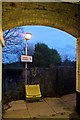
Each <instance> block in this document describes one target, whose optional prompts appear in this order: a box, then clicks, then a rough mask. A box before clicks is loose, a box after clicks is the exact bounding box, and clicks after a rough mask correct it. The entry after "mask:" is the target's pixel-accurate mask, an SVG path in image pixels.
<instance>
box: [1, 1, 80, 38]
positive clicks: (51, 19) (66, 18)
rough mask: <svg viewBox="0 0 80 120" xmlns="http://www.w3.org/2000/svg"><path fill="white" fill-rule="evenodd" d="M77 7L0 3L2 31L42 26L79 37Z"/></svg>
mask: <svg viewBox="0 0 80 120" xmlns="http://www.w3.org/2000/svg"><path fill="white" fill-rule="evenodd" d="M78 9H79V5H77V4H72V3H63V2H61V3H58V2H52V3H51V2H45V3H44V2H32V3H31V2H22V3H21V2H18V3H17V2H8V3H7V2H4V3H2V22H3V30H6V29H10V28H13V27H17V26H26V25H44V26H50V27H54V28H59V29H61V30H63V31H65V32H68V33H70V34H72V35H73V36H75V37H78V36H79V32H78V31H80V26H79V23H78V22H79V11H78Z"/></svg>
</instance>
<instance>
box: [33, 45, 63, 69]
mask: <svg viewBox="0 0 80 120" xmlns="http://www.w3.org/2000/svg"><path fill="white" fill-rule="evenodd" d="M60 64H61V57H60V55H59V54H58V52H57V51H56V50H54V49H50V48H49V47H48V46H47V45H45V44H43V43H37V44H36V45H35V52H34V65H35V66H37V67H50V66H54V65H60Z"/></svg>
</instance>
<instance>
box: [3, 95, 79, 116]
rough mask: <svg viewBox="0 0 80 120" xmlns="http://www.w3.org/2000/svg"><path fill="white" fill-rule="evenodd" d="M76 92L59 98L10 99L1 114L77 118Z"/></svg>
mask: <svg viewBox="0 0 80 120" xmlns="http://www.w3.org/2000/svg"><path fill="white" fill-rule="evenodd" d="M75 106H76V94H69V95H65V96H63V97H61V98H55V97H54V98H44V99H42V100H41V101H36V102H25V101H24V100H18V101H12V102H10V103H9V107H10V108H8V109H7V110H6V111H5V113H4V114H3V117H4V118H72V117H73V118H78V117H79V116H78V115H77V113H76V112H75Z"/></svg>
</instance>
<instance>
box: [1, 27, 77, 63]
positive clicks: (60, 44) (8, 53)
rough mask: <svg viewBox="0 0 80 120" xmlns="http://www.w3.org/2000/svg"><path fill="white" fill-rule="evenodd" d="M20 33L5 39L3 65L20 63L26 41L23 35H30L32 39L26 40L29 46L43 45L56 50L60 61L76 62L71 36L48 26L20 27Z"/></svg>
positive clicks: (74, 39)
mask: <svg viewBox="0 0 80 120" xmlns="http://www.w3.org/2000/svg"><path fill="white" fill-rule="evenodd" d="M20 28H23V29H22V31H18V32H15V31H14V30H12V31H13V33H14V34H16V35H17V34H18V35H20V36H17V37H15V39H14V38H13V39H12V38H9V39H7V40H6V39H5V43H6V46H5V47H3V49H2V62H3V64H7V63H13V62H20V58H21V55H23V54H25V53H24V49H25V47H26V40H25V38H24V35H25V34H26V33H31V34H32V38H31V39H30V40H28V42H27V43H28V48H29V46H30V47H31V46H33V47H35V44H37V43H44V44H46V45H47V46H48V47H49V48H50V49H56V50H57V51H58V53H59V54H60V56H61V58H62V61H64V60H65V59H66V58H68V59H69V60H71V61H75V60H76V38H75V37H73V36H72V35H70V34H68V33H66V32H64V31H61V30H59V29H56V28H52V27H48V26H20Z"/></svg>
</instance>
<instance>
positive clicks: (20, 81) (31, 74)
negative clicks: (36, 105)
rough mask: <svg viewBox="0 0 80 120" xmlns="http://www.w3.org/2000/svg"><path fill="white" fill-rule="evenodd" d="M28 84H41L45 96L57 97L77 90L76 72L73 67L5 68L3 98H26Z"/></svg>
mask: <svg viewBox="0 0 80 120" xmlns="http://www.w3.org/2000/svg"><path fill="white" fill-rule="evenodd" d="M26 73H27V78H28V82H27V84H37V83H38V84H40V88H41V92H42V96H43V97H57V96H62V95H64V94H68V93H72V92H75V91H76V72H75V68H73V67H69V66H68V67H66V66H65V67H64V66H60V67H54V68H29V69H27V71H26V69H3V100H4V101H7V100H9V99H10V100H15V99H25V87H24V85H25V74H26Z"/></svg>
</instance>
